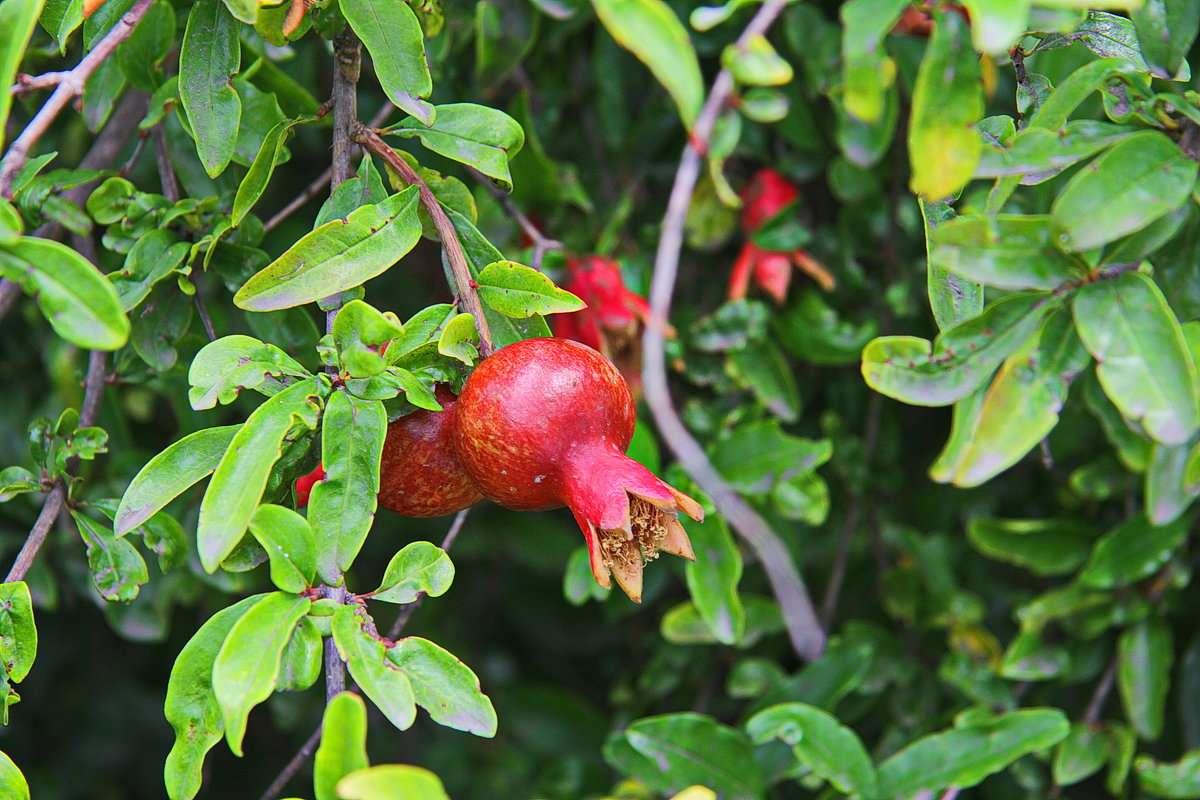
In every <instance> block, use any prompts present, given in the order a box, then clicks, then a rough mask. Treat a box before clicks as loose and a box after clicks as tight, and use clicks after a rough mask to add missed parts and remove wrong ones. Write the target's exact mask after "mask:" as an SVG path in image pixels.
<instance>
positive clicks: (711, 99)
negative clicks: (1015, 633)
mask: <svg viewBox="0 0 1200 800" xmlns="http://www.w3.org/2000/svg"><path fill="white" fill-rule="evenodd" d="M787 2H788V0H767V2H766V3H764V4H763V5H762V7H761V8H760V9H759V10H758V12H757V13H756V14H755V15H754V18H753V19H751V20H750V24H749V25H748V26H747V27H746V30H745V31H743V32H742V35H741V36H740V37H739V39H738V42H737V45H736V46H738V47H745V46H746V43H747V42H748V41H749V40H750V38H751V37H753V36H757V35H761V34H764V33H766V31H767V29H768V28H770V26H771V24H772V23H773V22H774V21H775V19H776V18H777V17H778V16H779V14H780V13H781V12H782V11H783V8H784V6H786V5H787ZM733 88H734V84H733V76H732V75H730V73H729V70H727V69H722V70H721V71H720V73H718V75H717V78H716V80H715V81H714V82H713V87H712V91H711V92H710V93H709V95H708V98H707V99H706V100H705V102H704V107H703V108H702V109H701V111H700V116H699V118H698V119H697V120H696V125H695V127H694V128H693V130H692V131H691V133H690V137H689V142H688V145H687V146H686V147H685V148H684V152H683V156H682V158H681V159H680V162H679V169H678V171H677V172H676V173H675V183H674V185H673V186H672V188H671V196H670V199H669V201H668V203H667V212H666V215H665V216H664V217H663V226H662V233H661V235H660V236H659V240H658V252H657V253H656V254H655V258H654V277H653V280H652V281H651V284H650V312H651V319H652V322H654V323H655V324H649V325H647V326H646V332H645V334H644V336H643V349H644V352H645V365H644V367H643V372H642V376H643V377H642V380H643V383H644V385H645V392H646V402H647V403H648V404H649V406H650V411H651V413H652V414H653V416H654V421H655V424H656V425H657V426H658V430H659V432H660V433H661V434H662V435H663V438H664V439H665V440H666V442H667V445H668V446H669V447H670V448H671V450H672V452H674V453H675V456H676V457H677V458H678V459H679V462H680V464H681V465H682V466H683V468H684V469H685V470H687V472H688V473H689V474H690V475H691V476H692V477H693V478H695V480H696V482H697V483H698V484H699V485H700V488H701V489H703V490H704V491H705V492H706V493H708V495H709V496H710V497H711V498H712V500H713V502H714V503H715V504H716V506H717V510H718V511H719V512H720V513H721V514H722V515H723V516H724V517H725V519H726V520H727V521H728V522H729V524H730V525H732V526H733V528H734V530H736V531H737V532H738V534H739V535H740V536H741V537H742V538H743V539H745V540H746V542H747V543H748V544H749V545H750V546H751V547H752V548H754V551H755V552H756V553H757V554H758V558H759V560H760V561H761V562H762V565H763V569H764V570H766V573H767V578H768V579H769V580H770V582H771V588H772V590H773V591H774V593H775V598H776V600H777V601H778V602H779V606H780V609H781V610H782V612H783V619H784V622H785V624H786V625H787V631H788V637H789V638H790V640H791V643H792V647H793V649H795V651H796V653H797V655H799V656H800V657H801V658H802V659H805V660H809V661H811V660H813V659H815V658H816V657H817V656H819V655H820V654H821V651H822V650H823V649H824V647H825V634H824V632H823V631H822V630H821V626H820V623H819V622H818V621H817V617H816V613H815V612H814V610H813V606H812V601H811V600H810V599H809V597H808V592H807V590H806V589H805V588H804V582H803V580H802V579H801V578H800V574H799V572H797V571H796V566H795V564H793V563H792V557H791V555H790V554H789V553H788V551H787V548H786V547H785V546H784V544H783V542H782V541H781V540H780V539H779V536H778V535H776V534H775V532H774V531H772V530H771V528H770V526H769V525H768V524H767V522H766V520H764V519H763V518H762V517H761V516H759V514H758V513H757V512H756V511H755V510H754V509H753V508H752V507H751V506H750V504H749V503H747V502H746V501H745V500H744V499H743V498H742V497H741V495H739V494H738V493H737V492H735V491H734V490H733V489H732V488H730V486H729V484H727V483H726V482H725V480H724V479H723V478H722V477H721V476H720V475H719V474H718V473H717V471H716V470H715V469H713V466H712V464H711V463H710V462H709V460H708V456H706V455H705V453H704V449H703V448H702V447H701V446H700V444H699V442H697V441H696V440H695V438H694V437H693V436H692V435H691V433H690V432H689V431H688V430H687V428H686V427H685V426H684V424H683V422H682V421H681V420H680V419H679V415H678V413H677V412H676V411H675V407H674V405H673V403H672V401H671V393H670V388H669V387H668V385H667V367H666V340H665V338H664V336H663V331H664V330H665V328H666V320H667V319H668V318H669V316H670V309H671V295H672V293H673V292H674V289H675V278H676V274H677V273H678V270H679V254H680V251H681V250H682V247H683V226H684V220H685V218H686V217H687V210H688V205H689V204H690V203H691V197H692V192H693V191H694V190H695V187H696V181H697V179H698V177H699V174H700V166H701V164H700V159H701V155H700V152H699V150H698V149H697V147H699V146H706V145H707V142H708V139H709V137H711V136H712V131H713V127H714V126H715V125H716V122H717V117H718V115H719V114H720V112H721V109H722V108H723V107H724V106H725V104H726V102H727V101H728V99H729V96H730V94H731V93H732V91H733Z"/></svg>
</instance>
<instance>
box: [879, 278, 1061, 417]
mask: <svg viewBox="0 0 1200 800" xmlns="http://www.w3.org/2000/svg"><path fill="white" fill-rule="evenodd" d="M1059 303H1060V300H1059V299H1058V298H1056V297H1053V296H1051V295H1047V294H1045V293H1042V292H1026V293H1022V294H1014V295H1009V296H1008V297H1005V298H1003V299H1001V300H997V301H996V302H995V303H992V304H991V305H989V306H988V307H987V310H986V311H984V312H983V313H982V314H981V315H979V316H978V317H975V318H973V319H969V320H967V321H965V322H962V323H960V324H958V325H956V326H955V327H953V328H951V329H950V330H947V331H944V332H943V333H942V334H941V335H940V336H939V337H938V338H937V339H936V340H935V341H934V342H932V343H931V342H929V341H928V340H926V339H919V338H917V337H915V336H884V337H881V338H879V339H875V340H873V341H872V342H871V343H870V344H868V345H867V346H866V347H865V348H864V349H863V354H862V374H863V378H864V379H866V382H867V385H868V386H870V387H871V388H872V389H874V390H875V391H877V392H880V393H882V394H886V395H887V396H888V397H894V398H896V399H897V400H901V401H903V402H905V403H910V404H912V405H920V406H941V405H949V404H950V403H953V402H955V401H956V400H959V399H961V398H963V397H965V396H967V395H968V394H970V393H971V392H973V391H975V390H976V389H977V388H979V387H980V386H981V385H982V384H983V383H984V382H985V381H987V379H988V378H989V377H991V375H992V373H993V372H994V371H995V369H996V367H998V366H999V365H1000V363H1001V362H1002V361H1003V360H1004V359H1006V358H1008V356H1009V355H1011V354H1012V353H1013V352H1014V351H1016V350H1017V349H1018V348H1020V347H1021V346H1022V345H1023V344H1025V342H1027V341H1028V340H1029V338H1030V337H1031V336H1032V335H1033V334H1034V332H1035V331H1036V330H1037V328H1038V326H1039V325H1040V324H1041V323H1042V320H1043V319H1045V317H1046V315H1047V314H1048V313H1049V312H1051V311H1053V310H1054V309H1055V308H1056V307H1057V306H1058V304H1059Z"/></svg>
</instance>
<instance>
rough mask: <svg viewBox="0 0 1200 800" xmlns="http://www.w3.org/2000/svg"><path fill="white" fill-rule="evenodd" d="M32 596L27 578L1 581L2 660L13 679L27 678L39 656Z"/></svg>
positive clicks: (18, 680)
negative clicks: (6, 581) (24, 579)
mask: <svg viewBox="0 0 1200 800" xmlns="http://www.w3.org/2000/svg"><path fill="white" fill-rule="evenodd" d="M37 647H38V635H37V625H36V624H35V623H34V620H33V598H32V597H30V594H29V586H28V584H26V583H25V582H24V581H12V582H10V583H0V664H2V665H3V666H4V674H5V675H7V676H8V679H9V680H10V681H12V682H13V683H20V682H21V681H23V680H25V676H26V675H28V674H29V670H30V669H31V668H32V667H33V660H34V659H35V658H37Z"/></svg>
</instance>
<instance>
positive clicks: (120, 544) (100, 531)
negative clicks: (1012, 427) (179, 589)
mask: <svg viewBox="0 0 1200 800" xmlns="http://www.w3.org/2000/svg"><path fill="white" fill-rule="evenodd" d="M71 518H72V519H73V520H75V525H76V527H78V528H79V536H80V538H82V539H83V542H84V544H86V545H87V559H88V568H89V569H90V570H91V572H92V583H93V584H94V585H95V587H96V591H97V592H99V593H100V596H101V597H103V598H104V599H105V600H109V601H115V602H121V603H129V602H132V601H133V600H134V598H136V597H137V596H138V592H139V591H141V588H142V584H144V583H146V582H147V581H149V580H150V572H149V570H147V569H146V561H145V559H143V558H142V554H141V553H139V552H138V550H137V548H136V547H134V546H133V543H132V542H130V541H129V540H128V539H118V538H116V537H115V536H113V532H112V531H111V530H109V528H108V527H107V526H105V525H101V524H100V523H98V522H96V521H95V520H93V519H91V518H89V517H86V516H84V515H83V514H81V513H79V512H76V511H72V512H71Z"/></svg>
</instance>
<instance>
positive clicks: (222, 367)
mask: <svg viewBox="0 0 1200 800" xmlns="http://www.w3.org/2000/svg"><path fill="white" fill-rule="evenodd" d="M311 377H312V375H311V374H310V373H309V371H308V370H306V369H305V368H304V367H303V366H302V365H301V364H300V363H299V362H297V361H296V360H295V359H294V358H292V357H291V356H289V355H288V354H287V353H285V352H283V351H282V350H280V349H279V348H278V347H276V346H275V345H273V344H268V343H266V342H262V341H259V340H258V339H255V338H254V337H252V336H242V335H241V334H233V335H231V336H222V337H221V338H220V339H217V340H216V341H213V342H209V343H208V344H206V345H204V347H202V348H201V349H200V352H199V353H197V354H196V357H195V358H194V359H192V366H191V368H190V369H189V370H188V384H189V385H190V386H191V388H190V389H189V390H188V402H190V403H191V405H192V408H194V409H196V410H197V411H200V410H202V409H205V408H213V407H215V406H216V405H217V403H220V404H221V405H228V404H229V403H232V402H233V401H234V399H235V398H236V397H237V395H238V392H240V391H241V390H242V389H255V390H257V391H260V392H262V393H263V394H265V395H268V396H270V395H275V394H278V393H279V392H281V391H283V390H284V389H286V388H287V387H288V386H291V385H293V384H295V383H296V382H297V381H299V380H303V379H306V378H311Z"/></svg>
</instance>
